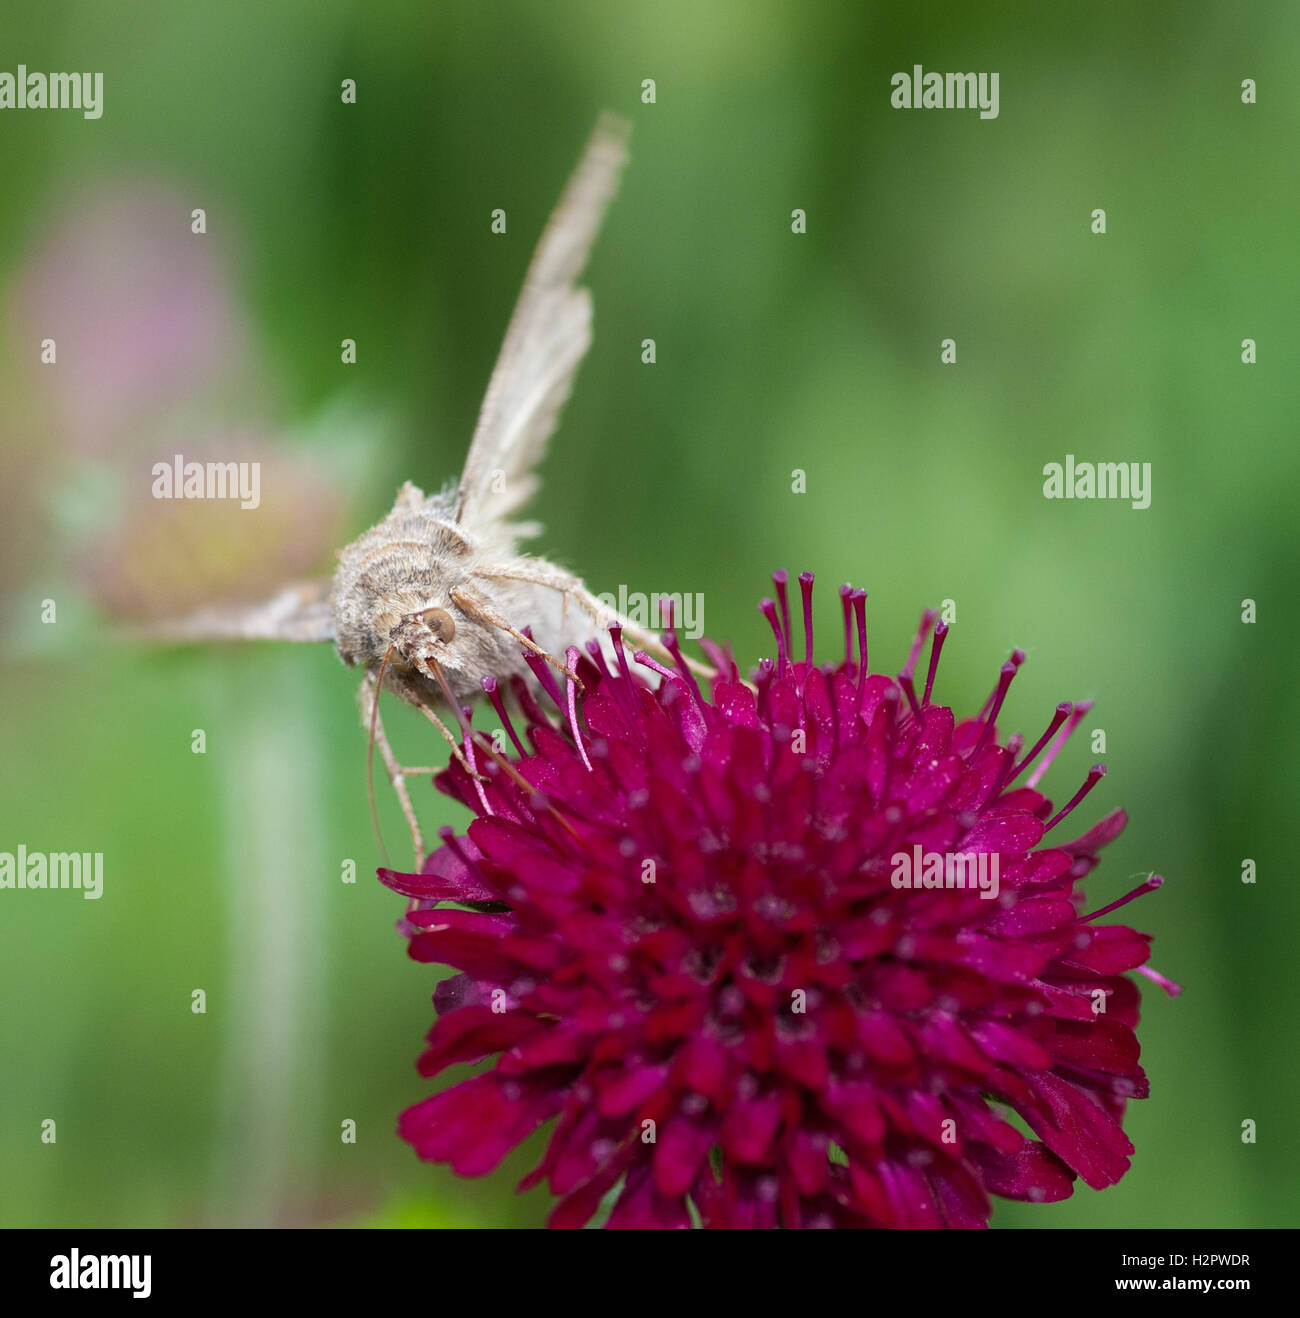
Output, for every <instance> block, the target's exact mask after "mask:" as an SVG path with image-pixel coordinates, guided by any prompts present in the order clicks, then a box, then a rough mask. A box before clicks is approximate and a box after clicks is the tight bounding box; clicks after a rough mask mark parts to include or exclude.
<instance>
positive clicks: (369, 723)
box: [361, 673, 425, 870]
mask: <svg viewBox="0 0 1300 1318" xmlns="http://www.w3.org/2000/svg"><path fill="white" fill-rule="evenodd" d="M378 706H379V684H378V683H377V682H376V681H375V677H374V674H373V673H367V674H366V675H365V677H363V678H362V679H361V722H362V726H363V727H365V728H366V729H367V731H369V729H370V728H371V727H373V728H374V730H375V745H376V746H377V747H378V748H379V755H380V758H381V759H382V760H383V762H384V768H385V769H386V770H387V771H388V781H389V782H390V783H391V784H392V785H393V791H394V792H395V793H396V794H397V801H398V804H399V805H400V806H401V807H402V814H403V815H404V816H405V817H406V826H407V827H408V828H409V829H410V830H411V843H412V845H413V846H414V848H415V868H416V869H417V870H418V869H419V868H420V866H421V865H423V864H424V854H425V853H424V835H423V834H422V833H421V832H420V824H419V821H418V820H417V819H416V817H415V806H414V805H413V804H412V802H411V794H410V792H408V791H407V790H406V778H407V775H411V776H414V775H415V773H417V772H418V771H417V770H414V769H404V768H403V767H402V766H401V765H400V764H399V763H398V762H397V756H396V755H394V754H393V748H392V747H391V746H390V745H389V744H388V736H387V734H386V733H385V732H384V720H383V719H382V718H381V717H380V715H379V707H378Z"/></svg>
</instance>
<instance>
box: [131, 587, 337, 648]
mask: <svg viewBox="0 0 1300 1318" xmlns="http://www.w3.org/2000/svg"><path fill="white" fill-rule="evenodd" d="M330 585H331V583H330V582H329V581H308V582H300V583H298V584H296V585H292V586H286V587H285V588H284V589H283V590H281V591H278V592H277V593H276V594H275V595H272V596H271V598H270V599H267V600H263V601H262V602H261V603H258V604H211V605H207V606H205V607H204V608H201V609H197V610H196V611H195V612H193V613H190V614H187V615H186V616H185V617H183V618H169V619H165V620H163V621H161V622H152V623H146V624H145V625H143V626H142V627H139V628H137V629H136V630H135V633H134V634H135V635H136V636H138V637H140V638H141V639H144V640H150V641H160V642H163V643H175V644H185V643H192V642H202V641H332V640H333V639H334V615H333V612H332V611H331V609H330V604H329V596H330Z"/></svg>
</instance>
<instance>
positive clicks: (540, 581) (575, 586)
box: [473, 562, 717, 678]
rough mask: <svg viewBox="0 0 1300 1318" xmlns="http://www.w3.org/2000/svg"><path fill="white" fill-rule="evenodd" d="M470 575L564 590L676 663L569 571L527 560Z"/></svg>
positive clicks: (694, 663) (706, 671)
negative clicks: (522, 564) (520, 565)
mask: <svg viewBox="0 0 1300 1318" xmlns="http://www.w3.org/2000/svg"><path fill="white" fill-rule="evenodd" d="M473 575H474V576H476V577H487V578H488V579H489V580H497V581H527V582H531V583H532V584H533V585H535V586H547V587H549V588H550V589H551V590H558V591H560V592H562V593H563V595H564V599H565V603H566V605H567V603H568V601H569V600H570V599H572V600H573V601H575V603H577V604H578V605H579V606H580V607H581V608H583V609H584V610H585V611H586V612H587V613H589V614H590V615H591V617H592V618H593V619H595V621H596V622H597V623H598V624H599V625H600V626H601V627H604V626H606V625H607V624H608V623H609V622H611V621H613V622H617V623H618V624H619V626H620V627H622V629H623V631H624V633H625V634H626V635H627V636H630V637H631V638H632V640H634V641H635V642H636V643H637V644H638V645H639V646H641V648H642V649H644V650H653V651H654V652H655V653H656V654H658V655H660V656H661V657H662V658H664V659H667V660H668V661H669V662H670V663H675V662H676V660H675V659H674V657H673V655H672V652H671V651H670V650H669V649H668V648H667V647H666V646H665V645H664V643H663V642H662V641H661V640H660V639H659V637H658V636H656V635H655V634H654V632H652V631H647V630H646V628H644V627H642V626H640V625H639V624H638V623H635V622H632V621H631V620H630V619H628V618H625V617H623V615H622V614H621V613H619V612H618V610H617V609H611V608H610V607H609V606H608V605H606V604H602V603H601V602H600V601H599V600H598V599H597V598H596V597H595V596H594V595H593V594H592V593H591V591H589V590H588V589H587V587H586V585H585V584H584V583H583V581H582V579H581V578H580V577H575V576H573V575H572V573H569V572H561V571H560V570H559V569H558V568H553V567H551V566H550V565H549V564H548V565H546V566H543V565H541V564H534V563H532V562H529V563H528V564H527V566H526V567H519V566H510V565H508V564H501V565H500V566H493V565H489V566H488V567H483V568H479V569H478V570H477V571H476V572H474V573H473ZM628 648H629V649H630V648H631V647H628ZM682 659H683V660H685V662H686V666H687V667H688V668H689V669H690V670H691V671H692V672H693V673H696V674H697V675H698V676H700V677H705V678H713V677H716V676H717V673H716V672H715V671H714V670H713V669H712V668H711V667H710V666H709V665H708V664H706V663H702V662H701V661H700V660H698V659H692V658H691V657H690V656H689V655H687V654H683V655H682Z"/></svg>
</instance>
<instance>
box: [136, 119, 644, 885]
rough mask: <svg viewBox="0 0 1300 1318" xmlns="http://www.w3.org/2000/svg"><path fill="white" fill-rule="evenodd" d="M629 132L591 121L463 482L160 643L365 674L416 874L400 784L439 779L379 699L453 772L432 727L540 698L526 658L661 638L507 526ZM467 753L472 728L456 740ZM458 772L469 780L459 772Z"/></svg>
mask: <svg viewBox="0 0 1300 1318" xmlns="http://www.w3.org/2000/svg"><path fill="white" fill-rule="evenodd" d="M626 139H627V126H626V125H625V124H624V123H623V122H622V121H620V120H617V119H615V118H613V117H612V116H608V115H605V116H602V117H601V119H600V120H599V122H598V123H597V125H596V129H595V131H594V133H593V134H592V137H591V139H590V141H589V142H588V144H587V147H586V150H585V151H584V153H583V155H582V158H581V160H580V161H579V163H578V166H577V169H576V170H575V171H574V173H573V175H572V176H571V178H570V179H569V182H568V184H567V185H566V187H565V189H564V192H563V193H562V195H561V197H560V200H559V203H558V204H557V206H556V208H555V210H554V212H553V213H552V215H551V217H550V220H549V221H548V223H547V225H546V228H545V230H544V232H543V234H542V237H541V240H540V242H539V243H538V246H537V250H536V252H535V253H534V255H533V258H532V261H531V263H530V264H529V266H528V271H527V274H526V276H525V279H524V285H523V290H522V292H521V293H520V296H519V300H518V302H517V304H516V306H515V309H514V313H513V314H512V316H511V318H510V323H509V327H508V329H507V331H506V335H505V340H504V342H503V343H502V345H501V350H500V353H499V355H498V357H497V361H496V365H495V367H494V368H493V371H492V375H491V378H490V380H489V383H488V388H487V394H486V396H485V397H484V400H483V405H482V409H481V411H480V413H479V417H478V421H477V424H476V426H475V428H474V434H473V438H472V439H471V441H470V446H469V453H468V456H467V457H466V459H465V466H464V470H463V471H462V473H461V477H460V480H459V481H458V482H455V483H452V484H449V485H447V486H446V487H444V488H443V489H442V490H441V491H440V492H438V493H436V494H431V495H430V494H425V493H424V492H423V491H422V490H421V489H420V488H418V487H417V486H416V485H414V484H411V483H410V482H407V483H406V484H405V485H403V486H402V487H401V489H400V490H399V491H398V493H397V500H396V502H395V503H394V504H393V508H392V511H391V512H389V514H388V515H387V516H386V517H385V518H384V519H383V520H382V521H380V522H377V523H376V524H375V525H374V526H372V527H371V528H370V530H368V531H366V532H365V534H364V535H362V536H360V537H359V538H358V539H357V540H355V541H354V542H353V543H352V544H350V545H348V546H347V547H346V548H344V549H342V550H341V551H340V552H339V563H338V568H337V570H336V571H335V573H334V576H333V579H332V580H329V581H318V582H308V583H302V584H296V585H292V586H289V587H286V588H285V589H283V590H281V591H280V592H278V593H277V594H276V595H275V596H274V597H273V598H271V599H270V600H268V601H266V602H264V603H262V604H259V605H253V606H248V607H231V606H215V607H211V608H207V609H204V610H202V611H200V612H199V613H196V614H193V615H191V616H190V617H189V618H187V619H183V620H180V621H179V622H176V623H173V624H170V625H168V626H166V627H164V628H163V629H161V631H162V633H163V634H164V636H165V639H169V640H189V641H194V640H214V639H250V640H252V639H260V640H283V641H318V642H332V643H333V644H334V646H335V647H336V649H337V651H338V654H339V657H340V658H341V659H342V660H343V662H344V663H345V664H347V665H348V666H349V667H353V668H361V669H362V670H364V671H363V676H362V681H361V693H360V694H361V707H362V717H363V721H364V723H365V724H366V725H367V726H368V727H369V729H370V732H371V738H372V745H373V746H375V747H377V748H378V749H379V752H380V754H381V756H382V758H383V761H384V765H385V768H386V770H387V772H388V776H389V779H390V781H391V782H392V785H393V788H394V790H395V791H396V793H397V796H398V799H399V801H400V803H401V806H402V810H403V813H404V815H405V817H406V821H407V824H408V826H409V828H410V829H411V835H412V841H413V843H414V847H415V852H416V862H417V864H419V863H420V862H421V861H422V860H423V857H424V844H423V839H422V836H421V833H420V829H419V824H418V822H417V821H416V817H415V812H414V809H413V807H412V804H411V799H410V795H409V792H408V790H407V787H406V781H405V780H406V779H407V778H408V777H410V776H413V775H416V774H428V773H431V772H434V770H432V769H427V768H419V769H414V768H407V767H404V766H402V765H401V764H399V763H398V761H397V758H396V757H395V755H394V754H393V752H392V749H391V746H390V744H389V741H388V738H387V736H386V734H385V732H384V727H383V721H382V719H380V717H379V693H380V691H381V690H390V691H392V692H394V693H396V694H397V695H399V696H401V697H402V698H403V699H404V700H406V701H408V702H409V703H410V704H412V705H414V706H415V707H416V708H417V709H419V710H420V711H421V712H422V713H424V714H425V716H426V717H428V718H429V719H430V721H431V722H432V723H434V725H435V726H436V727H437V728H438V729H439V731H440V733H441V734H442V735H443V736H444V737H445V738H446V739H447V741H448V742H449V743H450V745H451V747H452V752H453V754H454V755H456V756H457V757H459V758H462V762H464V760H463V755H462V750H461V744H462V743H461V741H460V740H459V739H458V738H457V737H456V735H455V734H454V733H453V732H452V731H451V729H450V728H448V727H447V726H446V724H445V723H444V722H443V720H442V718H440V717H439V710H442V711H444V712H445V711H446V710H447V709H448V708H450V710H451V712H452V718H453V721H460V720H462V719H463V717H464V716H463V714H462V709H461V707H462V706H463V705H464V704H466V703H467V702H470V701H472V700H474V699H475V698H476V697H478V696H479V695H481V694H482V690H483V688H482V681H483V679H484V678H485V677H487V676H493V677H497V678H499V679H506V680H508V679H509V678H511V677H514V676H518V677H520V678H522V679H523V680H524V681H525V682H526V683H529V684H530V685H531V684H533V683H534V682H535V678H534V676H533V673H532V671H531V669H530V668H529V666H528V664H527V663H526V661H525V658H524V652H525V651H531V652H533V653H535V654H537V655H539V656H541V657H542V658H543V659H544V660H545V662H547V663H548V664H550V665H552V666H553V667H555V668H556V669H557V670H559V672H560V673H562V674H564V680H566V681H574V680H576V674H574V673H573V672H572V670H571V669H570V668H569V666H568V664H567V662H566V660H565V659H564V658H562V657H561V656H564V655H565V654H566V652H567V651H568V650H569V648H570V647H572V646H575V645H581V644H583V643H584V642H585V641H587V640H590V639H591V638H592V637H593V636H594V635H596V634H597V632H598V631H599V630H600V629H601V628H602V626H603V625H607V624H608V623H610V622H613V621H620V622H622V623H623V626H624V628H625V630H626V633H627V635H628V636H629V637H631V638H632V639H634V640H636V641H637V642H638V643H639V644H640V645H642V646H643V647H644V648H646V649H651V648H653V649H655V650H656V651H659V652H660V653H662V652H663V651H662V646H661V645H660V643H659V641H658V638H656V637H654V636H652V635H650V634H648V633H645V632H643V631H642V630H641V629H640V628H638V627H637V626H635V625H634V624H631V623H629V622H628V621H627V620H626V619H620V618H619V617H618V615H617V614H616V613H615V612H614V611H612V610H610V609H609V608H608V607H606V606H605V605H602V604H601V603H600V601H598V600H597V599H596V598H595V597H594V596H593V595H592V594H591V593H590V592H589V591H588V590H587V588H586V586H585V585H584V584H583V582H582V580H581V579H580V578H579V577H577V576H575V575H573V574H572V573H570V572H566V571H564V570H563V569H561V568H559V567H556V566H555V565H554V564H552V563H549V562H547V561H546V560H545V559H543V558H540V557H538V556H535V555H530V554H525V553H523V552H521V550H520V544H521V542H522V541H525V540H527V539H528V538H530V537H532V536H535V535H536V534H538V532H539V531H540V529H541V528H540V527H539V526H537V524H536V523H533V522H527V521H520V520H517V515H518V514H519V512H520V510H521V509H522V508H523V506H524V505H525V504H526V503H527V502H528V500H529V499H530V498H531V496H532V494H533V493H534V491H535V490H536V488H537V485H538V477H537V473H536V467H537V463H538V461H539V459H540V458H541V456H542V454H543V451H544V449H545V446H546V443H547V440H548V439H549V437H550V435H551V433H552V431H553V430H554V429H555V426H556V423H557V421H558V419H559V414H560V410H561V408H562V407H563V405H564V403H565V401H566V400H567V399H568V397H569V394H570V392H571V389H572V386H573V380H574V376H575V374H576V373H577V370H578V366H579V364H580V363H581V361H582V359H583V356H584V355H585V354H586V352H587V349H588V347H589V346H590V343H591V332H592V330H591V326H592V309H591V295H590V293H589V292H588V291H587V289H585V288H580V287H578V286H577V281H578V280H579V278H580V277H581V275H582V272H583V269H584V268H585V266H586V263H587V257H588V254H589V253H590V251H591V247H592V244H593V243H594V241H595V238H596V234H597V231H598V230H599V227H600V224H601V221H602V219H603V218H604V215H605V211H606V209H607V207H608V205H609V203H610V201H611V199H612V198H613V195H614V193H615V191H616V189H617V186H618V181H619V176H620V173H621V171H622V168H623V165H624V162H625V160H626ZM463 732H464V736H465V737H466V738H468V736H469V733H468V725H467V724H464V725H463ZM467 767H468V765H467Z"/></svg>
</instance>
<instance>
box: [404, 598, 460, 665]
mask: <svg viewBox="0 0 1300 1318" xmlns="http://www.w3.org/2000/svg"><path fill="white" fill-rule="evenodd" d="M455 637H456V620H455V619H454V618H453V617H452V616H451V614H450V613H448V611H447V610H446V609H444V608H440V607H439V606H437V605H431V606H430V607H428V608H425V609H418V610H416V611H415V612H414V613H404V614H402V615H401V616H400V617H399V618H398V619H397V621H396V622H394V623H393V625H392V628H391V629H390V631H389V633H388V641H389V644H390V645H391V646H392V651H391V653H390V656H389V660H388V662H389V664H390V665H391V666H392V667H393V668H395V669H396V670H397V671H398V672H399V673H402V674H408V673H410V672H411V670H412V669H413V668H420V667H422V665H421V664H420V663H419V661H420V660H422V659H442V658H444V657H445V655H446V651H447V646H448V645H450V644H451V642H452V641H453V640H454V639H455Z"/></svg>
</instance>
